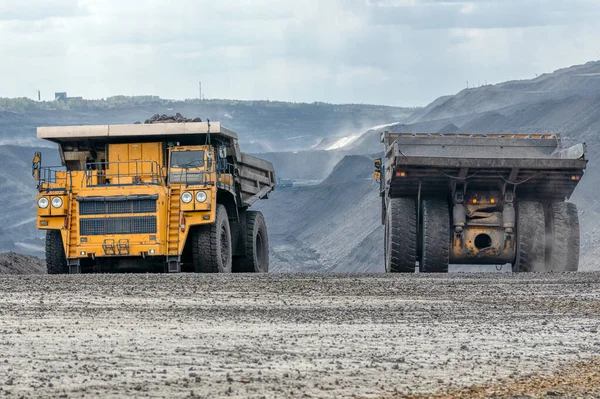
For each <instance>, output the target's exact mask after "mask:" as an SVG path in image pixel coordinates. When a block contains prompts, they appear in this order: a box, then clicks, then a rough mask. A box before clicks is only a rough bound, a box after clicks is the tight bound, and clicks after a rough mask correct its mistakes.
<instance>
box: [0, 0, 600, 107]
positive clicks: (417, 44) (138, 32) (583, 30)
mask: <svg viewBox="0 0 600 399" xmlns="http://www.w3.org/2000/svg"><path fill="white" fill-rule="evenodd" d="M26 3H27V5H23V4H21V3H16V2H15V3H12V2H11V4H9V3H8V2H6V1H3V0H0V54H3V62H1V63H0V97H2V96H23V95H26V96H30V97H32V96H34V95H35V93H36V90H37V89H41V90H42V94H43V96H44V97H45V98H49V97H52V94H53V92H54V91H63V90H66V91H68V92H69V93H71V94H72V95H83V96H85V97H91V98H98V97H106V96H109V95H114V94H132V93H133V94H157V95H161V96H164V97H170V98H186V97H195V96H197V82H198V81H199V80H202V82H203V87H204V88H205V92H206V95H207V96H209V97H227V98H246V99H265V98H270V99H281V100H292V101H330V102H365V103H367V102H368V103H388V104H403V105H413V104H414V105H418V104H425V103H428V102H429V101H431V100H433V99H434V98H435V97H437V96H439V95H442V94H448V93H452V92H455V91H458V90H460V89H462V88H464V86H465V85H466V81H467V80H468V81H470V82H471V83H470V84H471V85H473V84H477V82H480V83H482V84H483V83H484V82H485V81H487V82H488V83H491V82H499V81H503V80H508V79H514V78H525V77H532V76H534V74H535V73H541V72H547V71H551V70H553V69H557V68H559V67H562V66H567V65H570V64H575V63H582V62H585V61H588V60H590V59H596V58H598V55H600V44H599V43H598V41H597V40H596V37H597V36H598V34H600V27H598V26H597V24H596V21H597V19H598V17H599V13H600V4H599V3H598V2H597V1H593V0H578V1H577V2H573V1H572V0H569V1H567V0H537V1H526V0H521V1H517V0H497V1H496V0H478V1H459V0H444V1H434V0H304V1H302V2H292V1H285V0H281V1H276V0H221V1H206V0H201V1H192V0H171V1H169V2H168V3H165V2H164V1H158V0H148V1H145V2H138V1H133V0H120V1H116V0H77V1H76V0H59V1H54V2H46V1H42V0H33V1H28V2H26ZM50 3H52V5H50Z"/></svg>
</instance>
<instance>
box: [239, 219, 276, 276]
mask: <svg viewBox="0 0 600 399" xmlns="http://www.w3.org/2000/svg"><path fill="white" fill-rule="evenodd" d="M245 242H246V256H243V257H241V258H240V259H239V260H238V262H239V264H240V267H239V270H240V271H241V272H243V273H267V272H268V271H269V237H268V235H267V224H266V223H265V217H264V216H263V214H262V213H261V212H258V211H247V212H246V237H245Z"/></svg>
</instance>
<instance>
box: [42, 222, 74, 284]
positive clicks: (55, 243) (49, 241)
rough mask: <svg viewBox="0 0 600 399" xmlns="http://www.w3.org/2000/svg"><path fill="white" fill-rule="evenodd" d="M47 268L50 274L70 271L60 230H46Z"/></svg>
mask: <svg viewBox="0 0 600 399" xmlns="http://www.w3.org/2000/svg"><path fill="white" fill-rule="evenodd" d="M46 270H47V271H48V274H68V273H69V267H68V266H67V257H66V255H65V249H64V245H63V241H62V234H61V233H60V230H47V231H46Z"/></svg>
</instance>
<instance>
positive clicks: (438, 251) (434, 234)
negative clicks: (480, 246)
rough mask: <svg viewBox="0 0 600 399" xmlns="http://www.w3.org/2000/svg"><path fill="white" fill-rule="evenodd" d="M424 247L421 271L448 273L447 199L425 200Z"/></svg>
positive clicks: (448, 212) (448, 213) (448, 215)
mask: <svg viewBox="0 0 600 399" xmlns="http://www.w3.org/2000/svg"><path fill="white" fill-rule="evenodd" d="M422 207H423V241H422V243H423V249H422V251H423V252H422V255H421V263H420V265H419V271H420V272H423V273H448V263H449V262H450V211H449V207H448V202H447V201H445V200H439V199H434V200H424V201H423V202H422Z"/></svg>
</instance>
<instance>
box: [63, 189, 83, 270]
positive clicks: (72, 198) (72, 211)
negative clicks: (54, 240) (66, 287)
mask: <svg viewBox="0 0 600 399" xmlns="http://www.w3.org/2000/svg"><path fill="white" fill-rule="evenodd" d="M77 223H78V219H77V195H76V194H75V193H73V192H71V193H69V213H68V215H67V248H66V251H65V252H66V254H67V264H68V265H69V274H77V273H81V263H80V261H79V258H77V256H78V253H77V239H78V235H77Z"/></svg>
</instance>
